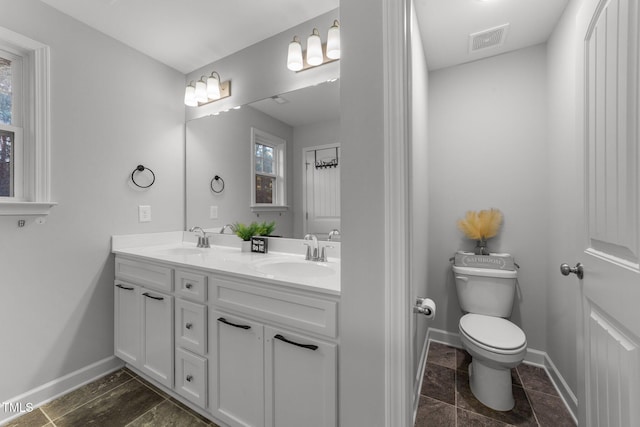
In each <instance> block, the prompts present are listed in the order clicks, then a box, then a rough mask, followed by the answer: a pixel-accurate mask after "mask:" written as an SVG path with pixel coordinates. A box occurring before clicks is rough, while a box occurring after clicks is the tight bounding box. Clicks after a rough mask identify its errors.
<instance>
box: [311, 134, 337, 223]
mask: <svg viewBox="0 0 640 427" xmlns="http://www.w3.org/2000/svg"><path fill="white" fill-rule="evenodd" d="M335 147H338V151H340V142H334V143H331V144H323V145H314V146H312V147H304V148H303V149H302V170H303V171H304V173H303V174H302V208H303V212H302V233H303V234H304V235H307V233H308V221H309V218H308V217H307V213H308V211H307V197H308V196H309V195H308V194H307V153H308V152H309V151H316V150H324V149H325V148H335ZM338 161H339V160H338ZM338 167H340V163H338Z"/></svg>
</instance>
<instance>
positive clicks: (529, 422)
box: [415, 341, 575, 427]
mask: <svg viewBox="0 0 640 427" xmlns="http://www.w3.org/2000/svg"><path fill="white" fill-rule="evenodd" d="M470 362H471V356H470V355H469V353H467V352H466V351H464V350H461V349H457V348H454V347H449V346H447V345H444V344H440V343H438V342H434V341H431V342H430V343H429V353H428V355H427V362H426V367H425V375H424V379H423V383H422V390H421V396H420V404H419V406H418V415H417V417H416V424H415V427H427V426H437V427H448V426H451V427H465V426H483V427H503V426H541V427H561V426H575V423H574V421H573V418H572V417H571V415H570V414H569V411H568V410H567V408H566V406H565V405H564V402H563V401H562V399H561V398H560V396H559V395H558V393H557V391H556V389H555V387H554V386H553V384H552V383H551V380H550V379H549V377H548V376H547V373H546V372H545V370H544V369H542V368H539V367H536V366H531V365H525V364H521V365H520V366H518V367H517V368H516V369H513V370H512V371H511V378H512V380H513V394H514V397H515V400H516V405H515V407H514V408H513V409H512V410H511V411H508V412H500V411H494V410H493V409H489V408H487V407H486V406H484V405H483V404H482V403H480V402H479V401H478V400H477V399H476V398H475V397H474V396H473V394H472V393H471V388H470V387H469V373H468V366H469V363H470Z"/></svg>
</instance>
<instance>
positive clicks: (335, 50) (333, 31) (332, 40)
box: [327, 19, 340, 59]
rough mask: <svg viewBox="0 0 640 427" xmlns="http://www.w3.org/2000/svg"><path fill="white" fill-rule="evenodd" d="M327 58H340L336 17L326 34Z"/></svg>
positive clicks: (338, 28)
mask: <svg viewBox="0 0 640 427" xmlns="http://www.w3.org/2000/svg"><path fill="white" fill-rule="evenodd" d="M327 58H329V59H340V22H338V20H337V19H336V20H335V21H333V25H332V26H331V28H329V33H328V34H327Z"/></svg>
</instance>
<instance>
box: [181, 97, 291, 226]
mask: <svg viewBox="0 0 640 427" xmlns="http://www.w3.org/2000/svg"><path fill="white" fill-rule="evenodd" d="M252 126H253V127H256V128H258V129H260V130H263V131H265V132H268V133H270V134H273V135H276V136H278V137H281V138H283V139H284V140H286V141H287V144H288V145H290V144H291V141H292V140H293V129H292V128H291V127H290V126H288V125H287V124H285V123H282V122H280V121H278V120H275V119H273V118H272V117H270V116H268V115H266V114H264V113H262V112H260V111H257V110H255V109H253V108H250V107H245V108H241V109H239V110H230V111H229V112H226V113H222V114H220V115H219V116H209V117H203V118H200V119H197V120H192V121H190V122H188V123H187V135H186V140H187V149H186V150H187V152H186V164H187V168H186V201H187V203H186V218H187V224H186V225H187V227H192V226H194V225H199V226H201V227H203V228H218V227H222V226H223V225H224V224H227V223H232V222H244V223H250V222H252V221H276V231H275V233H274V234H276V235H282V236H291V235H292V234H293V231H292V228H293V213H292V212H291V210H289V211H288V212H282V213H279V212H260V213H259V216H257V215H256V213H254V212H251V209H250V206H249V205H250V195H249V194H250V188H251V187H250V178H251V173H250V172H251V171H250V165H251V157H250V156H251V144H250V142H251V127H252ZM289 150H291V147H287V151H288V152H289ZM291 171H292V159H291V156H290V155H287V159H286V175H287V181H288V183H287V187H288V188H287V196H288V197H287V199H288V200H289V199H290V197H291V192H292V182H291V181H292V180H291V179H289V178H288V177H290V176H291ZM214 175H219V176H221V177H222V178H223V179H224V181H225V188H224V192H222V193H220V194H215V193H213V192H212V191H211V188H210V186H209V183H210V182H211V179H212V178H213V176H214ZM211 206H217V208H218V209H217V210H218V218H217V219H212V218H210V207H211Z"/></svg>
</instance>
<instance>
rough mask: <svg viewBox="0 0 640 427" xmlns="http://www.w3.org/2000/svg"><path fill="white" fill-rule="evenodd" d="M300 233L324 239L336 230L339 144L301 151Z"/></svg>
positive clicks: (338, 218) (338, 191)
mask: <svg viewBox="0 0 640 427" xmlns="http://www.w3.org/2000/svg"><path fill="white" fill-rule="evenodd" d="M304 167H305V175H304V185H303V188H304V190H303V191H304V209H305V217H304V222H303V223H304V233H305V234H307V233H311V234H315V235H316V236H318V238H321V239H326V238H327V237H328V236H329V232H330V231H331V230H334V229H335V230H340V144H330V145H323V146H320V147H309V148H307V149H305V151H304Z"/></svg>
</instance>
